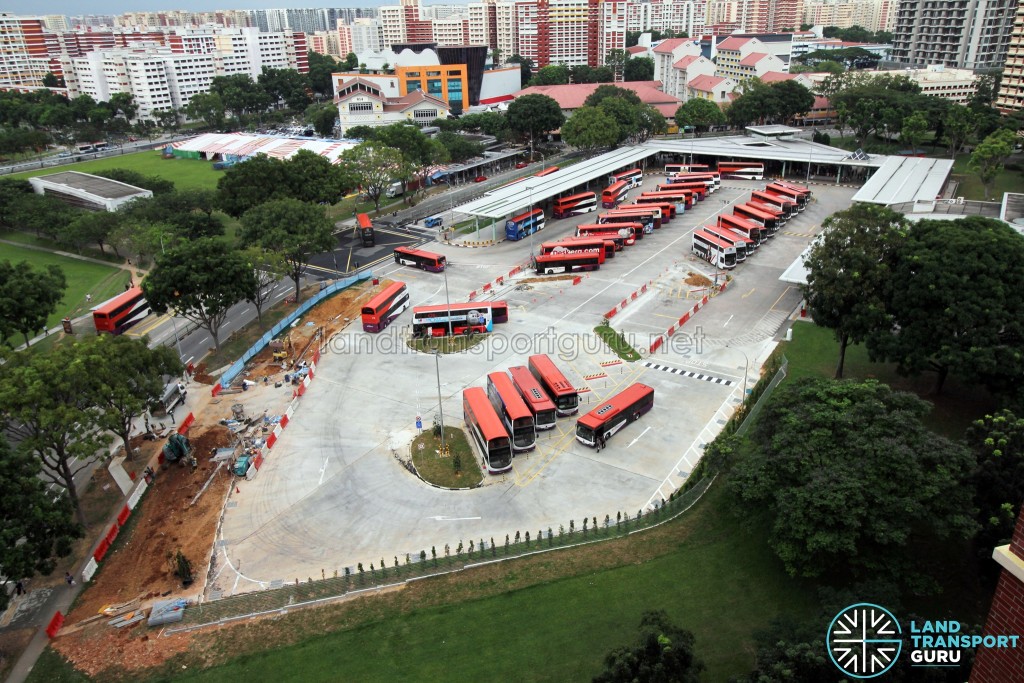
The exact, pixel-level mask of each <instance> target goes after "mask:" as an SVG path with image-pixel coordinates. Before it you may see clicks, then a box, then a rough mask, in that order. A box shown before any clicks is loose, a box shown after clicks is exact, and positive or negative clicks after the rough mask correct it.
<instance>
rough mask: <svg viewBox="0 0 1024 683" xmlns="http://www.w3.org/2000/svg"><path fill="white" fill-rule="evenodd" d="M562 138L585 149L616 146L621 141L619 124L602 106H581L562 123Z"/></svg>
mask: <svg viewBox="0 0 1024 683" xmlns="http://www.w3.org/2000/svg"><path fill="white" fill-rule="evenodd" d="M562 140H563V141H564V142H565V144H567V145H569V146H570V147H576V148H577V149H581V150H584V151H591V150H594V149H600V148H602V147H614V146H615V145H616V144H617V143H618V141H619V124H618V123H616V122H615V118H614V117H613V116H611V115H610V114H608V113H607V112H605V111H604V110H603V109H601V108H600V107H580V108H579V109H577V110H576V111H575V112H573V115H572V116H570V117H569V120H568V121H566V122H565V123H564V124H562Z"/></svg>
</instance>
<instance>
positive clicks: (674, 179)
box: [669, 171, 722, 192]
mask: <svg viewBox="0 0 1024 683" xmlns="http://www.w3.org/2000/svg"><path fill="white" fill-rule="evenodd" d="M698 181H702V182H705V183H706V182H707V181H711V184H710V185H709V187H710V188H711V191H712V192H714V191H715V190H719V189H721V188H722V174H721V173H719V172H718V171H705V172H704V173H677V174H676V175H674V176H670V177H669V182H671V183H689V182H698Z"/></svg>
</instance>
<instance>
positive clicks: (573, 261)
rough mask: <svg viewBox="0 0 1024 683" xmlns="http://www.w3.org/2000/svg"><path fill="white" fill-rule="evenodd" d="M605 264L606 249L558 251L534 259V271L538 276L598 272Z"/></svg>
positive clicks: (539, 255)
mask: <svg viewBox="0 0 1024 683" xmlns="http://www.w3.org/2000/svg"><path fill="white" fill-rule="evenodd" d="M602 263H604V248H601V249H591V250H589V251H569V250H564V251H556V252H552V253H550V254H538V255H537V256H534V257H533V269H534V270H535V271H537V274H538V275H551V274H553V273H557V272H559V271H561V272H563V273H575V272H578V271H587V270H597V269H598V268H600V267H601V264H602Z"/></svg>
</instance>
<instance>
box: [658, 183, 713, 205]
mask: <svg viewBox="0 0 1024 683" xmlns="http://www.w3.org/2000/svg"><path fill="white" fill-rule="evenodd" d="M654 189H655V191H656V192H677V191H679V190H689V191H690V192H691V193H692V194H693V198H694V200H695V201H698V202H702V201H704V198H705V197H707V194H708V186H707V185H705V184H704V183H703V182H699V181H698V182H687V183H661V184H660V185H655V186H654Z"/></svg>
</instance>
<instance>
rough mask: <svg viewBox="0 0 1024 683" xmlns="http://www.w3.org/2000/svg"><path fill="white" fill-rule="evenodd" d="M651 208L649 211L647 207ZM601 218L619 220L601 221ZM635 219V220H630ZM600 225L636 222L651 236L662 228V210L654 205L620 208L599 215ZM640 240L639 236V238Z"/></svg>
mask: <svg viewBox="0 0 1024 683" xmlns="http://www.w3.org/2000/svg"><path fill="white" fill-rule="evenodd" d="M648 206H649V207H650V208H649V209H648V208H647V207H648ZM601 216H608V217H613V218H617V219H616V220H611V219H609V220H604V221H602V220H601ZM629 219H633V220H629ZM597 222H598V223H624V222H630V223H632V222H636V223H640V224H641V225H643V226H644V234H646V235H650V234H651V233H652V232H654V231H655V230H656V229H658V228H660V227H661V209H659V208H658V207H657V206H655V205H654V204H645V205H644V206H642V207H640V208H636V209H627V208H623V207H621V206H620V207H619V208H617V209H615V210H614V211H608V212H606V213H602V214H598V218H597ZM637 239H639V236H638V237H637Z"/></svg>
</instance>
